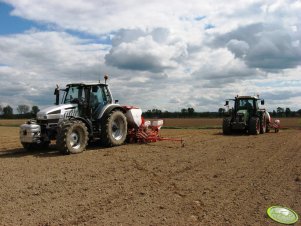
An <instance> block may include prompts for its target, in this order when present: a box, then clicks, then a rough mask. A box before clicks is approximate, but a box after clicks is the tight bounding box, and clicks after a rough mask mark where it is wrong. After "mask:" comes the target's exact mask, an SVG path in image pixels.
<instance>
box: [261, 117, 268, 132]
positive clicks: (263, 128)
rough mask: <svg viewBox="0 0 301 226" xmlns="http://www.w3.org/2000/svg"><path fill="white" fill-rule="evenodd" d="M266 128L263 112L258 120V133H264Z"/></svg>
mask: <svg viewBox="0 0 301 226" xmlns="http://www.w3.org/2000/svg"><path fill="white" fill-rule="evenodd" d="M266 129H267V122H266V117H265V114H262V117H261V120H260V133H261V134H264V133H266Z"/></svg>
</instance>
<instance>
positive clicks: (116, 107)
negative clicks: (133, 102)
mask: <svg viewBox="0 0 301 226" xmlns="http://www.w3.org/2000/svg"><path fill="white" fill-rule="evenodd" d="M113 110H119V111H121V112H123V113H125V112H126V110H125V109H124V108H123V107H121V106H120V105H119V104H108V105H106V106H104V107H103V109H102V110H101V112H100V114H99V115H98V117H97V120H101V119H102V118H103V117H104V116H106V115H108V114H109V113H110V112H111V111H113Z"/></svg>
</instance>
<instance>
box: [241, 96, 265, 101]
mask: <svg viewBox="0 0 301 226" xmlns="http://www.w3.org/2000/svg"><path fill="white" fill-rule="evenodd" d="M236 98H237V99H255V100H259V99H260V98H259V97H258V96H237V97H236Z"/></svg>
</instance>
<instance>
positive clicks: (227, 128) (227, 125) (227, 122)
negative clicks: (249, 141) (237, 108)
mask: <svg viewBox="0 0 301 226" xmlns="http://www.w3.org/2000/svg"><path fill="white" fill-rule="evenodd" d="M231 132H232V131H231V119H230V118H224V119H223V134H224V135H229V134H231Z"/></svg>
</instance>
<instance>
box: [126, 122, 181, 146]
mask: <svg viewBox="0 0 301 226" xmlns="http://www.w3.org/2000/svg"><path fill="white" fill-rule="evenodd" d="M128 140H129V142H130V143H151V142H157V141H163V140H169V141H179V142H181V144H183V142H184V141H183V139H175V138H164V137H161V136H159V128H158V127H155V126H149V127H147V128H146V127H144V126H140V127H139V128H138V129H130V130H128Z"/></svg>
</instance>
